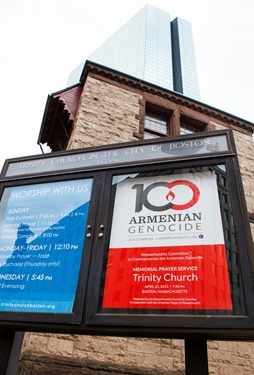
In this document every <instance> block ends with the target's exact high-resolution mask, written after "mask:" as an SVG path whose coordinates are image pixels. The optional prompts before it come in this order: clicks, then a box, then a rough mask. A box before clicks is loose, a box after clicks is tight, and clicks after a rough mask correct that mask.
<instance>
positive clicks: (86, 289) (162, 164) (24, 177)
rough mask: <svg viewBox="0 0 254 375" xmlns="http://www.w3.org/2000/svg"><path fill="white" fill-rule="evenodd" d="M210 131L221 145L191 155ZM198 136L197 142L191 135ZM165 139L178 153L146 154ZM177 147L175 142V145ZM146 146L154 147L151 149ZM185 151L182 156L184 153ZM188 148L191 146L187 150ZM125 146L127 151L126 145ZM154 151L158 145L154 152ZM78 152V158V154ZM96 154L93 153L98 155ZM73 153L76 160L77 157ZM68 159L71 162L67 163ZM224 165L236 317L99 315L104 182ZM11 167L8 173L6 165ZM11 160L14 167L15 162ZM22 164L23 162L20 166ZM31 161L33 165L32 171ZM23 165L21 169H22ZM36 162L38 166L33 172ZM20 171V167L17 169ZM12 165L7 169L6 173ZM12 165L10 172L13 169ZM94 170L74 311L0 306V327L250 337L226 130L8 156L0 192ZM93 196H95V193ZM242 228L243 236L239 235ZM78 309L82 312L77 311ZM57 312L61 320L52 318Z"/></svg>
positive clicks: (244, 219) (249, 286)
mask: <svg viewBox="0 0 254 375" xmlns="http://www.w3.org/2000/svg"><path fill="white" fill-rule="evenodd" d="M204 137H205V139H208V138H211V139H212V140H214V139H217V138H216V137H219V138H222V139H223V149H222V150H220V148H219V147H218V148H217V149H216V147H213V149H212V150H209V152H198V153H195V152H194V153H193V152H192V151H193V149H192V148H193V145H194V146H197V145H201V143H202V140H203V139H204ZM195 140H198V142H196V144H194V141H195ZM167 145H174V146H170V147H171V148H177V147H178V148H179V150H180V151H181V149H183V150H185V154H184V155H181V152H180V151H179V153H178V154H177V155H174V156H172V155H171V156H170V157H168V158H167V157H165V155H159V156H158V157H155V158H153V154H154V152H158V151H160V150H161V149H162V148H163V147H166V146H167ZM175 145H178V146H175ZM142 147H146V148H147V149H148V148H149V150H150V154H149V153H148V155H147V157H146V158H145V159H142V158H141V160H138V158H137V160H132V161H131V162H130V161H129V159H128V158H125V159H121V160H117V159H115V160H114V161H113V162H112V163H110V162H109V163H107V162H105V161H103V162H100V163H98V164H97V165H94V164H93V165H89V166H87V165H86V166H80V167H77V165H76V161H77V160H79V161H80V160H84V155H95V153H107V154H108V155H110V153H111V155H116V154H117V153H118V154H120V153H121V152H122V153H123V154H124V155H128V153H129V152H130V153H131V152H133V153H135V152H136V153H137V152H138V151H130V150H138V148H140V150H142V149H141V148H142ZM152 147H154V148H153V152H152V153H151V150H152ZM186 149H190V150H188V154H187V153H186ZM191 149H192V150H191ZM126 150H127V151H126ZM155 150H157V151H155ZM80 155H82V157H81V156H80ZM97 155H98V154H97ZM76 157H78V159H77V158H76ZM52 160H61V161H62V162H61V163H63V164H64V162H65V161H66V164H65V166H64V168H62V169H61V168H60V170H58V169H52V168H51V167H50V168H49V169H45V168H41V169H40V167H44V166H45V165H46V164H47V163H48V162H49V163H48V164H50V161H52ZM67 160H69V161H68V162H67ZM72 162H74V165H73V163H72ZM218 164H224V165H226V168H227V176H228V182H229V187H230V195H231V201H232V206H233V216H234V221H235V227H236V229H237V231H238V233H241V236H239V235H238V236H237V242H238V248H239V249H241V254H239V255H240V258H241V259H240V267H241V274H242V282H243V291H244V295H245V302H246V314H245V315H236V316H221V315H220V316H210V315H200V316H195V315H190V316H186V315H184V314H183V315H181V314H179V315H177V314H175V315H165V314H164V315H163V314H157V313H156V314H135V313H133V312H132V313H131V314H128V313H126V312H125V313H112V314H111V313H108V312H107V313H103V312H101V311H100V309H99V308H98V307H99V299H100V293H101V278H102V274H103V259H102V254H103V253H104V252H105V249H106V247H107V242H108V241H109V236H110V220H109V218H108V213H109V211H110V207H109V205H110V203H109V202H110V186H111V178H112V176H113V175H117V174H122V173H135V171H137V170H142V171H144V172H149V171H152V170H154V171H155V170H158V169H160V170H163V169H164V168H174V169H181V168H192V167H201V168H202V167H206V166H214V165H218ZM13 165H14V166H15V167H14V169H12V171H11V173H9V172H8V171H10V170H11V169H10V166H13ZM16 166H18V168H16ZM20 166H22V168H20ZM34 167H35V169H34ZM23 168H25V172H24V170H23ZM38 168H39V169H40V170H38ZM20 169H21V170H22V172H21V173H19V170H20ZM13 171H14V172H13ZM15 171H16V172H15ZM88 176H93V177H94V178H96V181H97V182H96V184H95V185H94V186H95V190H93V192H92V194H93V197H94V198H93V199H91V207H90V216H89V219H88V225H89V229H88V231H87V233H86V235H87V234H88V236H87V238H86V243H85V248H86V251H85V252H84V254H86V255H84V256H85V258H84V260H83V263H82V267H83V265H84V267H85V272H84V273H82V272H81V273H80V279H79V282H78V289H77V294H76V299H75V305H74V306H75V307H74V315H73V314H66V315H64V314H63V315H62V316H60V315H59V314H51V313H47V314H44V313H42V314H38V313H36V314H34V313H24V312H7V313H6V312H0V325H1V326H2V327H3V328H8V329H15V330H16V329H19V330H29V331H36V330H39V331H47V332H70V333H82V334H101V335H125V336H126V335H127V336H141V337H176V338H188V337H190V338H191V337H199V338H200V337H203V338H206V339H207V338H209V339H241V340H249V339H253V338H254V302H253V301H254V298H253V297H254V295H253V284H254V283H253V274H254V258H253V249H252V240H251V233H250V227H249V222H248V216H247V208H246V203H245V198H244V192H243V187H242V182H241V177H240V170H239V166H238V161H237V156H236V150H235V145H234V139H233V132H232V131H231V130H223V131H218V132H211V133H200V134H198V135H197V134H194V135H193V134H191V135H186V136H181V137H180V138H179V137H171V138H162V139H159V140H157V139H156V142H155V141H154V140H147V141H142V142H131V143H125V144H117V145H108V146H103V147H99V148H90V149H88V150H87V149H85V150H81V151H80V150H75V151H68V152H64V153H63V152H62V153H54V154H53V156H52V154H49V155H42V156H33V157H26V158H15V159H10V160H7V161H6V162H5V165H4V168H3V171H2V179H1V181H0V183H1V194H2V191H3V189H4V188H5V187H8V186H16V185H25V184H34V183H43V182H44V181H47V182H48V181H62V180H66V181H68V180H71V179H78V178H86V177H88ZM95 197H96V198H95ZM242 234H244V235H242ZM82 314H83V315H82ZM59 317H60V319H59Z"/></svg>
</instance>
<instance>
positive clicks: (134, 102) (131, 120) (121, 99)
mask: <svg viewBox="0 0 254 375" xmlns="http://www.w3.org/2000/svg"><path fill="white" fill-rule="evenodd" d="M140 98H141V96H140V95H138V94H135V93H133V92H130V91H128V90H125V89H123V88H119V87H116V86H114V85H112V84H108V83H107V82H103V81H98V80H96V79H94V78H93V77H88V79H87V81H86V85H85V88H84V90H83V93H82V97H81V101H80V106H79V109H78V113H77V117H76V120H75V124H74V128H73V131H72V136H71V138H70V141H69V144H68V149H77V148H83V147H89V146H99V145H105V144H112V143H119V142H128V141H133V140H135V137H134V136H133V133H137V132H138V130H139V120H138V115H139V99H140Z"/></svg>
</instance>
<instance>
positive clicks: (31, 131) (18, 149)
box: [0, 0, 254, 168]
mask: <svg viewBox="0 0 254 375" xmlns="http://www.w3.org/2000/svg"><path fill="white" fill-rule="evenodd" d="M147 3H149V4H151V5H154V6H157V7H158V8H161V9H163V10H165V11H167V12H168V13H170V15H171V18H172V19H173V18H175V17H181V18H184V19H186V20H188V21H190V22H191V25H192V31H193V38H194V45H195V51H196V58H197V65H198V75H199V84H200V91H201V101H202V102H204V103H206V104H209V105H211V106H213V107H215V108H218V109H221V110H223V111H225V112H228V113H231V114H233V115H235V116H238V117H240V118H242V119H245V120H248V121H251V122H254V23H253V19H254V1H253V0H241V1H239V0H205V1H204V0H150V1H143V0H126V1H123V0H122V1H116V0H107V1H103V0H93V1H85V0H82V1H81V0H68V1H67V0H0V35H1V36H0V41H1V42H0V67H1V69H0V108H1V135H0V168H1V167H2V164H3V162H4V160H5V159H7V158H14V157H18V156H28V155H33V154H40V153H41V151H40V148H39V146H38V145H37V138H38V134H39V130H40V126H41V121H42V116H43V113H44V108H45V104H46V100H47V96H48V94H51V93H53V92H56V91H59V90H61V89H63V88H65V87H66V83H67V80H68V76H69V73H70V72H71V71H72V70H73V69H74V68H75V67H76V66H77V65H78V64H79V63H80V62H81V61H82V60H85V59H86V58H87V57H88V56H89V55H90V54H91V53H92V52H93V51H94V50H95V49H96V48H97V47H98V46H100V45H101V44H102V43H103V42H104V41H105V40H106V38H107V37H109V36H110V35H111V34H112V33H113V32H115V31H116V30H117V29H119V28H120V27H121V26H122V25H123V24H124V23H125V22H126V21H128V19H129V18H130V17H132V16H133V15H134V14H135V13H137V12H138V11H139V10H140V9H141V8H142V7H143V6H144V5H146V4H147Z"/></svg>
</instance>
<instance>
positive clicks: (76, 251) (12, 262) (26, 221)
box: [0, 178, 93, 320]
mask: <svg viewBox="0 0 254 375" xmlns="http://www.w3.org/2000/svg"><path fill="white" fill-rule="evenodd" d="M92 186H93V178H84V179H76V180H69V181H55V182H45V183H36V184H28V185H20V186H14V187H13V186H12V187H5V188H4V191H3V195H2V199H1V203H0V217H1V219H0V220H1V221H0V238H1V244H0V311H1V312H5V311H6V312H20V313H24V312H26V313H54V314H55V313H59V314H71V313H72V312H73V310H74V302H75V296H76V290H77V285H78V280H79V271H80V266H81V262H82V254H83V246H84V239H85V232H86V225H87V217H88V210H89V205H90V199H91V192H92ZM58 319H59V318H58ZM60 320H61V318H60Z"/></svg>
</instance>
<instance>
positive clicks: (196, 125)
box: [180, 114, 206, 135]
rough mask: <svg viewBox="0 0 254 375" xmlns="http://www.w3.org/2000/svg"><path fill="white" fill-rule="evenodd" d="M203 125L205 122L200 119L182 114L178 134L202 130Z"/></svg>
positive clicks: (203, 128) (204, 125)
mask: <svg viewBox="0 0 254 375" xmlns="http://www.w3.org/2000/svg"><path fill="white" fill-rule="evenodd" d="M205 127H206V123H204V122H202V121H199V120H197V119H195V118H192V117H188V116H186V115H183V114H181V116H180V135H183V134H191V133H197V132H202V131H204V130H205Z"/></svg>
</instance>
